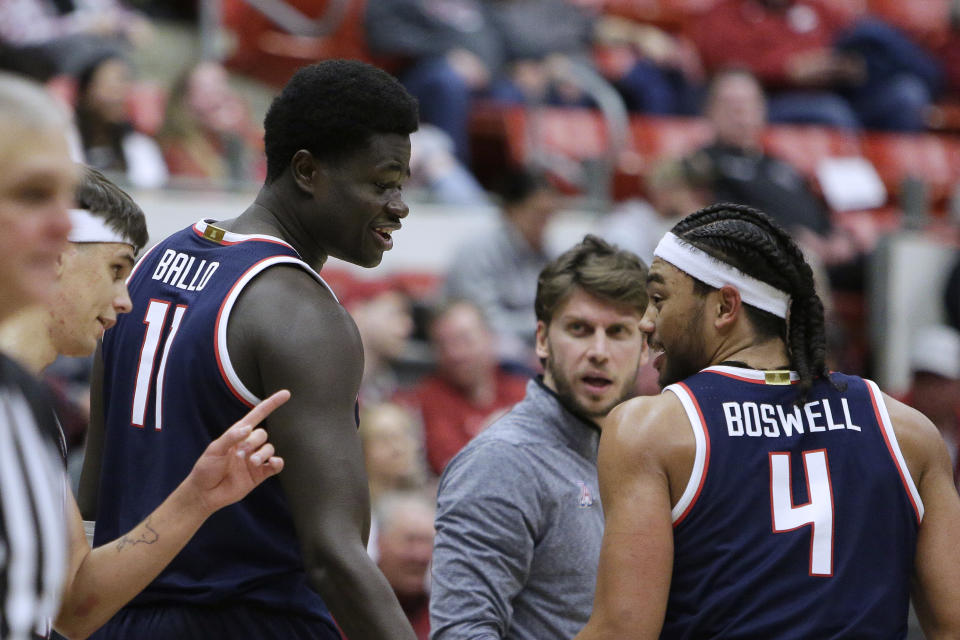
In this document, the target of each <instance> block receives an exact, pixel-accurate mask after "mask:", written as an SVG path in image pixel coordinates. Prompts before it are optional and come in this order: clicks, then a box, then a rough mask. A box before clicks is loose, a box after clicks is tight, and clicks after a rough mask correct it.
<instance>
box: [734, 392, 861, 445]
mask: <svg viewBox="0 0 960 640" xmlns="http://www.w3.org/2000/svg"><path fill="white" fill-rule="evenodd" d="M836 409H839V411H837V410H836ZM723 416H724V418H726V421H727V435H730V436H744V435H747V436H753V437H759V436H765V437H767V438H779V437H781V436H785V437H789V436H791V435H793V434H794V433H797V434H802V433H804V430H805V429H806V431H807V432H808V433H816V432H819V431H837V430H840V429H845V430H848V431H860V427H859V426H857V425H855V424H853V421H852V420H851V419H850V407H849V406H848V405H847V400H846V398H841V399H840V407H836V406H831V405H830V401H829V400H827V399H823V400H817V401H815V402H808V403H806V404H804V405H803V406H802V407H798V406H796V405H787V406H786V407H784V405H779V404H765V403H756V402H724V403H723ZM835 418H836V419H839V421H837V420H836V419H835Z"/></svg>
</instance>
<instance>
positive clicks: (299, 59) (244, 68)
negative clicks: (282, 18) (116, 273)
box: [223, 0, 372, 87]
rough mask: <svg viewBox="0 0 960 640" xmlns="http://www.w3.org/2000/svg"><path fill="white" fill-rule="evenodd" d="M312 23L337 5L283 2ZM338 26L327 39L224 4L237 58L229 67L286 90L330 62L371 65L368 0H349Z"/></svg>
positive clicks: (239, 2)
mask: <svg viewBox="0 0 960 640" xmlns="http://www.w3.org/2000/svg"><path fill="white" fill-rule="evenodd" d="M283 2H285V3H286V4H288V5H289V6H290V7H292V8H293V9H296V10H297V11H299V12H301V13H302V14H303V15H305V16H308V17H310V18H320V17H321V16H323V15H324V12H325V11H326V10H327V9H328V8H329V7H330V6H332V5H333V4H334V3H333V0H283ZM346 3H347V6H346V9H345V11H344V13H343V15H342V16H341V19H340V21H339V23H337V24H335V25H333V27H332V31H331V32H330V33H329V34H327V35H325V36H323V37H317V38H313V37H305V36H295V35H292V34H289V33H286V32H284V31H283V30H282V29H281V28H280V27H279V26H277V25H276V24H274V23H273V22H272V21H271V20H270V19H269V18H267V17H266V16H265V15H264V14H263V13H261V12H260V11H258V10H257V9H254V8H253V7H251V6H250V5H249V4H247V3H246V2H245V1H244V0H224V3H223V24H224V27H225V28H226V29H228V30H229V31H231V32H232V33H233V36H234V38H235V44H234V48H233V53H232V54H231V55H230V56H229V57H228V58H227V60H226V61H225V63H224V64H226V65H227V67H228V68H230V69H232V70H234V71H238V72H240V73H244V74H247V75H249V76H252V77H254V78H257V79H258V80H260V81H262V82H265V83H267V84H269V85H271V86H274V87H282V86H283V85H284V84H286V82H287V80H289V79H290V76H292V75H293V73H294V72H295V71H296V70H297V69H299V68H300V67H302V66H303V65H306V64H310V63H312V62H316V61H317V60H323V59H326V58H353V59H356V60H364V61H367V62H370V61H372V58H371V55H370V53H369V51H367V47H366V41H365V38H364V34H363V12H364V8H365V6H366V0H346Z"/></svg>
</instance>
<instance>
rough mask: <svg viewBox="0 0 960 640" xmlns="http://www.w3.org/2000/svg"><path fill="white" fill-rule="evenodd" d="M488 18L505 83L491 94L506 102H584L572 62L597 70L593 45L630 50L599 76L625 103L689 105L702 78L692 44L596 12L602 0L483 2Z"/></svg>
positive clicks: (661, 108) (675, 108)
mask: <svg viewBox="0 0 960 640" xmlns="http://www.w3.org/2000/svg"><path fill="white" fill-rule="evenodd" d="M487 6H488V8H489V10H490V16H491V21H492V22H493V24H494V25H495V26H496V28H497V31H498V32H499V34H500V38H501V41H502V42H503V43H504V47H505V57H506V65H507V66H506V75H507V77H508V78H509V80H510V83H505V84H502V85H498V86H497V87H495V89H497V90H496V91H495V92H494V96H493V97H494V98H495V99H499V100H505V101H509V102H532V103H549V104H560V105H583V104H589V103H590V96H589V95H587V94H585V93H584V92H583V91H582V89H581V85H579V84H578V83H576V82H573V81H571V76H572V75H573V71H572V69H571V65H578V66H580V67H581V68H584V69H587V70H590V71H597V70H596V69H595V68H594V47H595V45H597V44H600V43H610V44H620V45H628V46H629V47H630V53H631V54H633V55H629V56H625V57H621V58H620V64H610V65H606V66H605V67H604V69H603V71H604V75H606V76H607V78H608V79H609V80H610V82H612V83H613V84H614V85H615V86H616V87H617V88H618V89H619V90H620V92H621V93H622V94H623V96H624V97H625V99H626V102H627V104H628V106H629V107H630V108H632V109H634V110H637V111H645V112H648V113H681V112H687V111H692V109H693V107H694V103H695V100H694V97H695V95H696V90H695V85H696V84H698V83H699V82H701V81H702V71H701V68H700V63H699V58H698V56H697V55H696V51H695V50H694V49H693V47H692V46H690V45H688V44H686V43H685V41H682V40H680V39H677V38H674V37H673V36H670V35H668V34H666V33H665V32H663V31H661V30H659V29H657V28H655V27H652V26H649V25H640V24H637V23H634V22H632V21H630V20H624V19H622V18H610V17H607V16H604V15H602V14H600V13H599V9H600V6H601V3H599V2H592V1H586V2H584V1H580V0H488V2H487Z"/></svg>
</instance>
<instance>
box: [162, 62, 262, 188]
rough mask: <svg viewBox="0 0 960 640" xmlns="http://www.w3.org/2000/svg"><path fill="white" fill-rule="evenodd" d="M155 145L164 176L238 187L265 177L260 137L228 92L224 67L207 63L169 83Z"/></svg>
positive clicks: (239, 100) (243, 107)
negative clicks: (166, 172) (165, 170)
mask: <svg viewBox="0 0 960 640" xmlns="http://www.w3.org/2000/svg"><path fill="white" fill-rule="evenodd" d="M157 141H158V142H159V143H160V147H161V149H162V150H163V157H164V159H165V160H166V164H167V168H168V169H169V171H170V174H171V175H172V176H175V177H178V178H192V179H195V180H201V181H205V182H212V183H216V184H220V185H223V184H230V185H242V184H245V183H261V182H263V180H264V178H265V177H266V172H267V168H266V157H265V156H264V154H263V134H262V132H261V131H259V130H258V128H257V127H256V126H255V125H254V124H253V122H252V121H251V120H250V111H249V108H248V106H247V104H246V103H245V102H244V101H243V98H242V97H241V96H240V95H239V94H238V93H237V92H236V91H234V90H233V89H232V88H231V86H230V82H229V78H228V75H227V71H226V69H224V68H223V66H222V65H221V64H220V63H218V62H214V61H212V60H207V61H203V62H199V63H197V64H196V65H195V66H193V67H191V68H190V69H188V70H186V71H185V72H184V73H183V74H181V75H180V77H179V78H178V79H177V80H176V81H175V82H174V84H173V87H172V88H171V90H170V96H169V98H168V99H167V108H166V115H165V117H164V121H163V125H162V126H161V128H160V131H159V133H158V134H157Z"/></svg>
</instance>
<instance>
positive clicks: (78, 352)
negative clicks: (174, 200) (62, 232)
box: [3, 168, 147, 371]
mask: <svg viewBox="0 0 960 640" xmlns="http://www.w3.org/2000/svg"><path fill="white" fill-rule="evenodd" d="M75 193H76V196H75V197H76V204H75V207H76V208H74V209H71V210H70V211H69V216H70V223H71V230H70V233H69V235H68V236H67V239H68V240H69V242H68V243H67V246H66V249H65V250H64V251H62V252H61V253H60V256H59V258H58V260H57V280H56V285H55V287H54V294H53V298H52V301H51V304H50V305H49V307H48V308H33V309H31V310H28V311H26V312H24V313H22V314H21V315H20V316H18V317H17V318H15V319H14V320H12V321H11V322H10V323H8V325H7V326H5V327H4V332H3V335H8V336H10V338H9V339H5V340H3V343H4V347H5V350H6V351H7V352H8V353H10V354H11V355H14V356H15V357H16V358H17V359H19V360H20V361H21V362H23V363H25V364H27V366H28V367H29V368H30V369H32V370H34V371H41V370H42V369H44V368H45V367H46V366H47V365H49V364H50V363H51V362H53V361H54V359H55V358H56V357H57V355H66V356H86V355H90V354H91V353H93V350H94V349H95V348H96V346H97V340H99V338H100V337H101V336H102V335H103V332H104V331H105V330H107V329H109V328H110V327H112V326H113V325H114V324H115V323H116V321H117V316H118V315H119V314H121V313H127V312H128V311H130V308H131V305H130V297H129V296H128V295H127V286H126V278H127V276H128V275H129V274H130V270H131V269H132V268H133V264H134V257H135V255H136V253H137V251H139V250H140V249H141V248H142V247H143V245H145V244H146V242H147V225H146V221H145V219H144V216H143V212H142V211H141V210H140V207H139V206H137V204H136V203H135V202H134V201H133V200H132V199H131V198H130V197H129V196H128V195H127V194H126V193H124V192H123V191H122V190H120V189H119V188H117V187H116V186H114V185H113V184H112V183H111V182H109V181H108V180H107V179H106V178H104V177H103V176H102V175H101V174H100V173H99V172H97V171H95V170H93V169H86V168H85V169H83V170H82V175H81V180H80V183H79V185H78V186H77V189H76V192H75Z"/></svg>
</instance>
